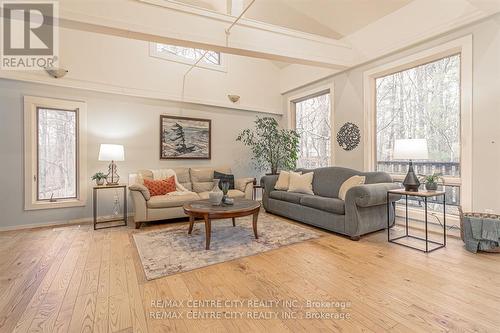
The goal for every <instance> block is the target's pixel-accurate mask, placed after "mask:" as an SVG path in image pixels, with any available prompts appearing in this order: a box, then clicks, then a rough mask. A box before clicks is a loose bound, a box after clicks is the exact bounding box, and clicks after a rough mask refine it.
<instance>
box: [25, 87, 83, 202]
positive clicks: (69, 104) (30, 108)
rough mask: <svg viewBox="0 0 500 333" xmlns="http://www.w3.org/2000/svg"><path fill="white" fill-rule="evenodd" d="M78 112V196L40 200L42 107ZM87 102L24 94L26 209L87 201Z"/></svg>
mask: <svg viewBox="0 0 500 333" xmlns="http://www.w3.org/2000/svg"><path fill="white" fill-rule="evenodd" d="M40 108H46V109H53V110H68V111H70V110H75V112H76V125H77V129H76V154H77V156H76V164H77V165H76V167H77V168H76V182H77V183H76V197H75V198H64V199H56V201H53V202H51V201H50V200H47V199H38V163H39V162H38V109H40ZM86 114H87V106H86V103H85V102H81V101H70V100H62V99H54V98H45V97H37V96H24V209H25V210H37V209H50V208H68V207H81V206H85V205H86V203H87V164H86V160H87V151H86V124H87V121H86Z"/></svg>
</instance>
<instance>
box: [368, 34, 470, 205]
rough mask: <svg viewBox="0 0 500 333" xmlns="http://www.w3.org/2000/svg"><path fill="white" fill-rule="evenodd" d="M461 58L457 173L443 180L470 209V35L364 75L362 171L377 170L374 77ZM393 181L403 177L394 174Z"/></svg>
mask: <svg viewBox="0 0 500 333" xmlns="http://www.w3.org/2000/svg"><path fill="white" fill-rule="evenodd" d="M457 54H459V55H460V172H461V175H460V177H459V178H457V177H445V183H446V184H448V185H457V186H460V196H461V206H462V208H463V209H464V210H471V209H472V208H473V202H472V35H468V36H465V37H462V38H459V39H455V40H452V41H450V42H447V43H443V44H441V45H439V46H436V47H432V48H429V49H426V50H424V51H420V52H416V53H414V54H411V55H409V56H406V57H403V58H400V59H398V60H395V61H392V62H389V63H386V64H384V65H381V66H378V67H376V68H373V69H371V70H369V71H366V72H364V75H363V90H364V120H365V121H364V133H365V135H364V169H365V171H375V170H376V167H377V166H376V160H377V146H376V145H377V138H376V126H377V120H376V116H377V114H376V84H375V81H376V79H377V78H380V77H383V76H386V75H390V74H394V73H397V72H400V71H404V70H407V69H411V68H414V67H416V66H421V65H425V64H427V63H430V62H434V61H437V60H439V59H443V58H446V57H449V56H453V55H457ZM393 176H394V179H395V180H396V181H399V180H403V178H404V175H397V174H395V175H393Z"/></svg>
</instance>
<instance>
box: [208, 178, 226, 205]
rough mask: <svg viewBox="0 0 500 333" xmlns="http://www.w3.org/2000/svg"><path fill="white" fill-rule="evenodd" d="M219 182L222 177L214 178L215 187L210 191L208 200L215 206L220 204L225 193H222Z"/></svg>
mask: <svg viewBox="0 0 500 333" xmlns="http://www.w3.org/2000/svg"><path fill="white" fill-rule="evenodd" d="M219 182H220V179H214V187H213V188H212V191H210V192H209V193H208V201H210V203H211V204H212V205H214V206H219V205H220V203H221V201H222V197H223V196H224V193H222V190H221V189H220V188H219Z"/></svg>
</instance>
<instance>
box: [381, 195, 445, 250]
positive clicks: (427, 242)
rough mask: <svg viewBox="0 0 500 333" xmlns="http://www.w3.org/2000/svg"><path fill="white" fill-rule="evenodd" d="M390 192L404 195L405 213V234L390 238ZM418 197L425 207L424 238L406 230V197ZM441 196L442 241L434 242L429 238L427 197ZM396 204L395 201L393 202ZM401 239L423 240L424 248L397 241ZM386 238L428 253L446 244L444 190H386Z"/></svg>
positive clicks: (391, 241)
mask: <svg viewBox="0 0 500 333" xmlns="http://www.w3.org/2000/svg"><path fill="white" fill-rule="evenodd" d="M391 194H394V195H400V196H401V195H402V196H405V199H406V214H405V234H404V235H402V236H398V237H395V238H391V230H390V214H389V212H390V206H391V203H390V201H389V197H390V195H391ZM411 196H413V197H420V198H423V199H424V205H425V206H424V209H425V238H422V237H418V236H414V235H410V234H409V232H408V197H411ZM438 196H442V197H443V242H442V243H440V242H436V241H433V240H430V239H429V231H428V224H429V222H428V218H427V215H428V214H427V201H428V200H427V199H428V198H432V197H438ZM394 205H396V203H394ZM403 239H406V240H408V239H414V240H419V241H422V242H425V249H421V248H418V247H415V246H411V245H409V244H405V243H401V242H399V241H400V240H403ZM387 240H388V241H389V242H390V243H395V244H398V245H403V246H406V247H408V248H411V249H415V250H419V251H422V252H425V253H429V252H432V251H435V250H437V249H440V248H443V247H445V246H446V192H444V191H418V192H410V191H405V190H404V189H399V190H389V191H387ZM429 245H431V246H429Z"/></svg>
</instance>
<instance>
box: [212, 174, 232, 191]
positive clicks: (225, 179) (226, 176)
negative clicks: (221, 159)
mask: <svg viewBox="0 0 500 333" xmlns="http://www.w3.org/2000/svg"><path fill="white" fill-rule="evenodd" d="M214 179H220V181H219V188H220V189H221V190H222V183H224V182H227V183H229V189H230V190H234V175H229V174H226V173H222V172H217V171H214Z"/></svg>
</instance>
